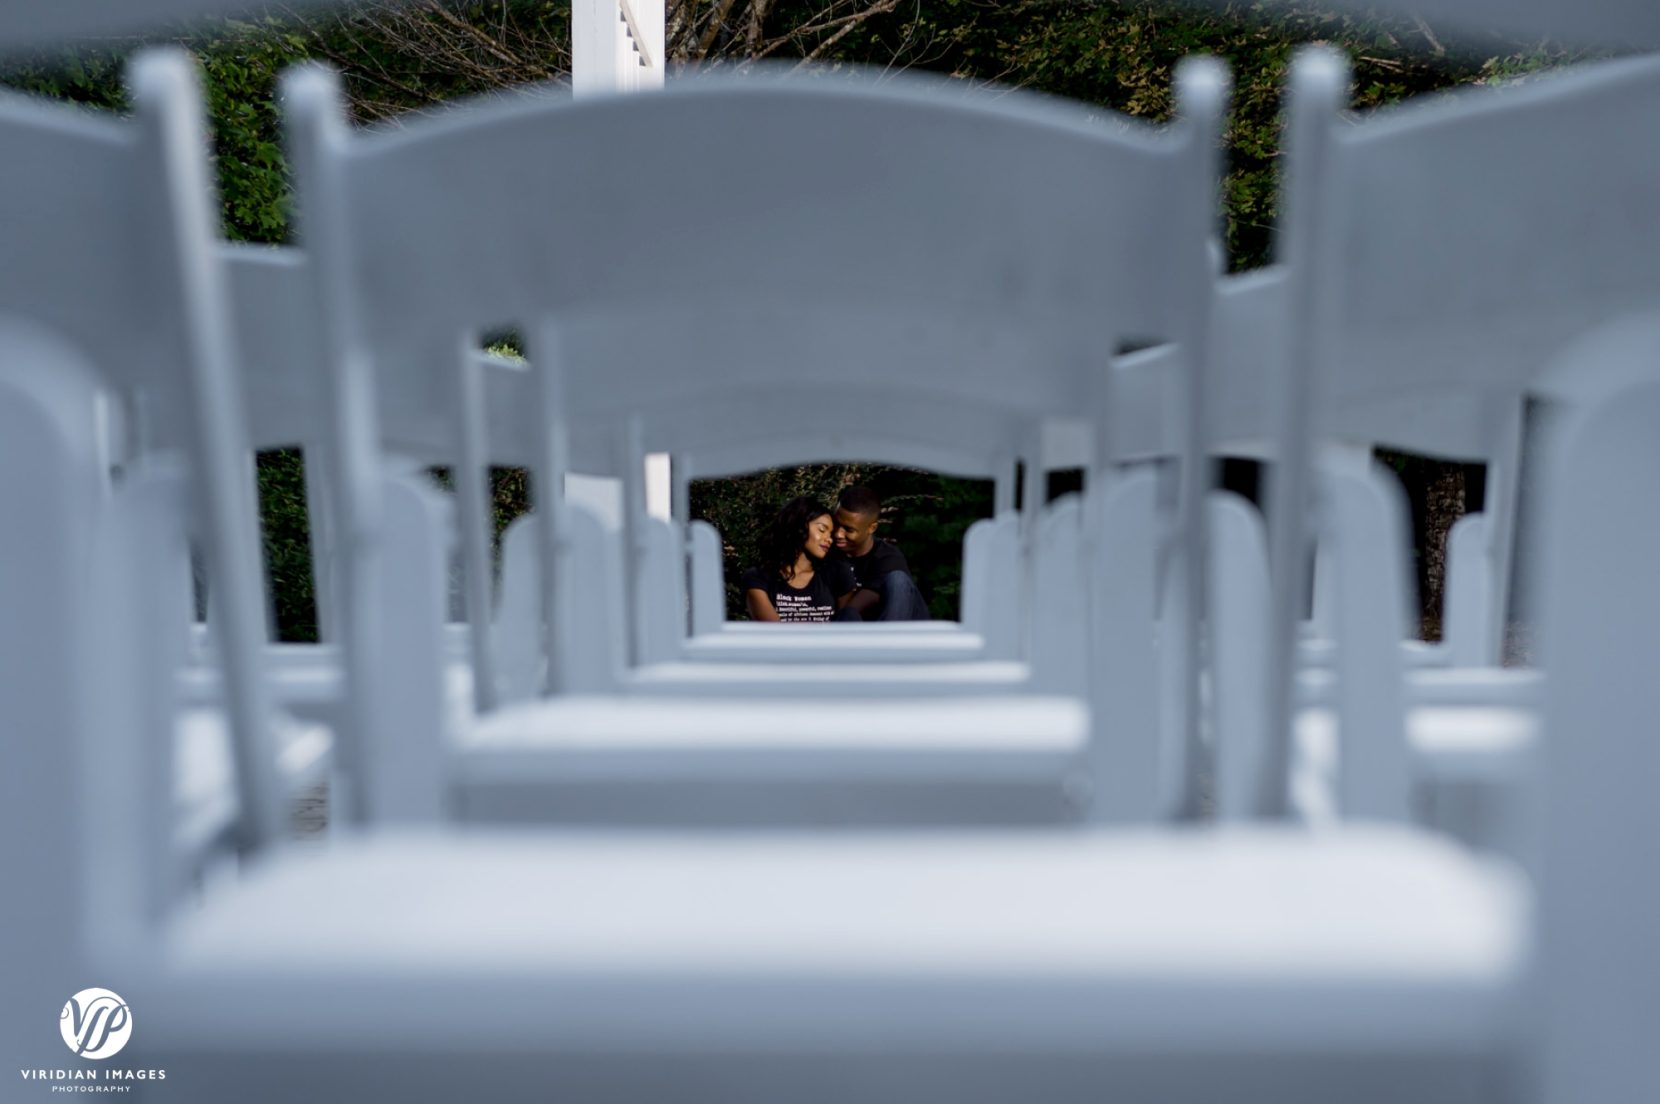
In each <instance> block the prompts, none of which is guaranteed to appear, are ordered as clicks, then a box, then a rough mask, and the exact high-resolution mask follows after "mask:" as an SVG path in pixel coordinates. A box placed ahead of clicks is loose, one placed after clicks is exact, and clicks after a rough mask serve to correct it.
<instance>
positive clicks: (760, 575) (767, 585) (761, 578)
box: [738, 567, 779, 591]
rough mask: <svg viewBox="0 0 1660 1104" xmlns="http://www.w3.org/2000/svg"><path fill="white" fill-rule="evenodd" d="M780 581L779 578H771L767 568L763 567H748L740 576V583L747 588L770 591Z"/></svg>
mask: <svg viewBox="0 0 1660 1104" xmlns="http://www.w3.org/2000/svg"><path fill="white" fill-rule="evenodd" d="M778 583H779V580H777V579H769V578H768V577H767V571H766V569H765V568H762V567H751V568H748V569H747V570H745V571H744V573H743V574H742V575H740V576H738V585H739V586H741V587H743V589H745V590H766V591H770V590H772V589H773V587H775V586H777V585H778Z"/></svg>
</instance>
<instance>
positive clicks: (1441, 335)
mask: <svg viewBox="0 0 1660 1104" xmlns="http://www.w3.org/2000/svg"><path fill="white" fill-rule="evenodd" d="M1328 64H1329V63H1328ZM1337 79H1338V80H1340V79H1341V76H1339V77H1338V78H1337ZM1339 87H1340V85H1339ZM1657 99H1660V66H1657V65H1656V64H1655V63H1654V62H1653V61H1652V60H1650V59H1632V60H1626V61H1618V62H1610V63H1604V64H1599V65H1592V66H1584V67H1580V68H1577V69H1576V70H1574V71H1572V72H1568V73H1563V74H1559V75H1555V76H1552V77H1549V78H1542V79H1539V80H1536V81H1530V82H1528V83H1526V84H1523V85H1520V86H1516V87H1509V88H1497V89H1476V90H1471V91H1469V92H1468V93H1466V94H1463V95H1460V96H1456V97H1449V98H1443V99H1440V100H1437V101H1433V102H1430V103H1425V104H1420V105H1405V106H1403V107H1401V108H1398V109H1393V110H1389V111H1383V112H1379V113H1378V114H1377V116H1376V117H1375V118H1372V119H1368V120H1366V121H1365V122H1363V123H1362V124H1361V125H1358V126H1357V125H1351V124H1349V123H1348V122H1347V121H1345V120H1343V119H1342V118H1341V115H1340V112H1339V108H1340V106H1341V97H1340V96H1338V97H1334V98H1333V99H1332V100H1330V101H1329V102H1328V106H1327V107H1325V108H1324V109H1322V110H1321V112H1320V115H1323V118H1322V117H1319V116H1318V115H1311V116H1310V117H1309V118H1308V121H1307V124H1306V130H1305V131H1304V132H1302V133H1303V134H1304V135H1305V136H1304V137H1303V139H1302V140H1303V142H1304V148H1305V150H1307V151H1308V152H1307V153H1306V154H1299V156H1306V157H1309V158H1311V160H1312V162H1313V163H1316V164H1323V165H1324V166H1325V168H1324V169H1319V170H1311V172H1314V173H1316V174H1325V181H1326V183H1325V185H1324V186H1323V188H1322V190H1320V191H1318V192H1316V191H1313V190H1305V191H1304V192H1303V193H1302V195H1303V196H1305V197H1308V203H1309V206H1308V207H1307V208H1306V209H1305V210H1304V211H1303V212H1302V213H1301V214H1300V215H1299V216H1297V217H1300V218H1303V219H1304V220H1305V221H1304V222H1302V223H1301V224H1300V226H1298V225H1297V224H1293V225H1294V226H1297V232H1300V233H1302V234H1303V235H1304V236H1303V238H1302V242H1303V243H1304V244H1303V245H1301V246H1296V245H1291V247H1290V251H1289V252H1288V256H1287V258H1286V260H1287V264H1288V269H1287V275H1288V279H1289V280H1290V283H1289V285H1288V291H1289V295H1290V297H1291V303H1292V311H1291V314H1290V316H1289V317H1290V318H1291V319H1292V322H1291V324H1290V326H1289V327H1288V331H1287V332H1290V333H1293V334H1298V333H1301V334H1302V335H1303V336H1302V339H1301V340H1302V344H1301V345H1295V344H1294V345H1293V346H1292V347H1291V348H1292V356H1291V357H1290V358H1289V360H1288V361H1287V363H1290V364H1293V365H1298V366H1302V367H1303V370H1304V371H1306V372H1308V373H1309V374H1308V375H1305V376H1304V378H1305V379H1306V380H1308V381H1309V384H1310V386H1309V387H1308V388H1306V389H1299V390H1298V391H1297V392H1296V393H1299V394H1303V395H1307V396H1308V397H1309V402H1310V403H1311V406H1312V409H1313V410H1314V411H1315V412H1317V413H1316V417H1317V418H1318V421H1319V423H1320V424H1321V425H1322V426H1323V427H1329V429H1328V430H1323V431H1329V432H1331V433H1333V434H1334V435H1352V436H1354V437H1357V438H1359V439H1362V440H1380V441H1385V442H1388V443H1391V444H1396V445H1399V446H1402V447H1406V448H1409V449H1411V450H1413V451H1417V452H1425V453H1430V454H1434V455H1444V456H1477V457H1480V456H1500V457H1504V456H1511V455H1514V451H1513V445H1512V444H1511V442H1510V440H1509V438H1510V436H1511V435H1512V434H1513V432H1514V431H1515V426H1516V417H1517V415H1516V412H1517V411H1518V410H1519V409H1520V408H1521V405H1522V402H1523V400H1524V399H1525V398H1526V397H1527V396H1528V395H1529V393H1530V392H1531V391H1533V390H1535V389H1536V388H1537V386H1538V381H1539V379H1540V377H1541V376H1542V375H1543V374H1544V370H1545V367H1546V365H1548V364H1549V363H1550V362H1551V361H1552V360H1553V359H1554V358H1556V357H1558V356H1559V355H1560V354H1561V353H1562V352H1563V351H1564V350H1565V348H1566V347H1567V346H1569V345H1570V344H1572V343H1573V342H1574V341H1575V340H1576V339H1578V338H1580V337H1581V336H1582V335H1585V334H1587V333H1589V332H1591V331H1593V330H1596V329H1598V328H1600V327H1602V326H1604V325H1605V324H1606V323H1607V322H1608V321H1609V320H1611V319H1616V318H1619V317H1622V316H1625V315H1628V314H1630V313H1631V312H1633V311H1638V310H1645V309H1649V308H1650V307H1651V306H1652V303H1653V301H1654V299H1655V295H1656V290H1657V289H1660V259H1657V258H1656V257H1655V256H1654V254H1653V253H1652V251H1650V250H1648V249H1647V248H1646V247H1645V243H1644V240H1643V239H1644V235H1643V233H1642V232H1641V229H1640V227H1641V225H1642V223H1641V221H1640V220H1641V218H1642V216H1643V213H1644V212H1646V210H1647V208H1646V207H1645V206H1644V205H1642V204H1634V203H1633V202H1632V200H1631V196H1632V195H1634V194H1638V193H1640V192H1641V191H1642V190H1643V189H1644V188H1646V187H1647V186H1648V184H1649V183H1650V182H1652V181H1654V180H1656V179H1660V148H1655V147H1652V146H1650V145H1648V144H1645V143H1642V142H1626V141H1618V140H1611V139H1610V138H1609V135H1612V134H1617V133H1623V130H1622V128H1624V127H1640V126H1641V120H1643V119H1646V118H1648V117H1649V116H1650V115H1651V114H1652V113H1653V111H1654V109H1655V107H1656V102H1657ZM1541 148H1550V149H1551V150H1552V151H1553V155H1552V157H1551V159H1550V160H1549V161H1548V163H1546V164H1544V165H1541V164H1539V162H1538V150H1539V149H1541ZM1425 166H1434V172H1433V175H1434V176H1435V178H1436V179H1435V180H1434V181H1433V182H1431V181H1430V180H1429V179H1428V178H1427V176H1426V175H1425V169H1424V167H1425ZM1314 187H1320V186H1318V185H1310V186H1309V188H1310V189H1312V188H1314ZM1293 202H1294V203H1295V202H1298V200H1297V199H1296V197H1295V196H1294V197H1293ZM1402 211H1410V212H1412V214H1411V216H1410V232H1402V230H1401V225H1402V223H1404V222H1407V221H1408V220H1407V218H1406V217H1405V216H1402V215H1399V214H1397V213H1398V212H1402ZM1386 226H1387V227H1388V229H1385V227H1386ZM1522 228H1525V230H1524V229H1522ZM1288 244H1289V243H1288ZM1541 257H1549V258H1551V260H1550V262H1549V263H1548V264H1547V263H1541V262H1540V261H1539V260H1538V259H1539V258H1541ZM1299 265H1305V266H1306V268H1305V272H1306V273H1308V274H1309V276H1310V280H1309V282H1307V283H1302V282H1300V278H1299V276H1298V273H1297V268H1298V266H1299ZM1298 318H1301V319H1303V320H1305V321H1303V322H1298V321H1297V319H1298ZM1401 319H1411V320H1412V322H1411V324H1410V325H1401V324H1399V320H1401ZM1217 409H1219V410H1226V409H1228V407H1227V406H1226V404H1225V403H1219V404H1218V407H1217ZM1223 432H1224V435H1225V433H1226V430H1224V431H1223ZM1514 478H1515V477H1514V474H1513V473H1512V474H1511V475H1509V476H1505V477H1502V478H1501V483H1502V482H1505V481H1509V482H1513V481H1514ZM1509 496H1510V495H1509V492H1504V491H1501V492H1500V501H1503V500H1504V499H1506V498H1508V497H1509ZM1509 527H1510V526H1509V525H1503V526H1501V527H1500V528H1509ZM1491 535H1492V537H1493V539H1494V541H1495V542H1496V543H1495V548H1494V551H1493V555H1494V557H1495V563H1496V564H1497V565H1498V566H1496V567H1495V568H1494V575H1495V577H1496V578H1499V579H1503V578H1505V577H1506V576H1507V575H1508V568H1507V567H1506V566H1504V562H1503V557H1504V556H1507V555H1508V546H1509V535H1508V534H1504V533H1495V534H1491ZM1291 539H1292V538H1291V535H1290V534H1289V532H1287V533H1285V534H1282V540H1281V545H1280V553H1279V555H1280V557H1281V563H1280V570H1281V572H1282V573H1283V572H1286V571H1291V570H1292V568H1291V566H1290V564H1291V559H1292V558H1293V557H1300V553H1298V552H1295V551H1293V545H1292V543H1291ZM1492 612H1493V613H1494V614H1495V616H1496V617H1497V618H1501V619H1502V616H1503V614H1504V612H1505V603H1504V602H1503V601H1502V598H1501V600H1499V601H1496V602H1494V603H1493V607H1492ZM1495 637H1496V633H1495ZM1276 654H1282V655H1283V654H1286V653H1283V652H1279V653H1276ZM1489 654H1491V652H1490V653H1489ZM1354 681H1356V682H1359V683H1361V684H1362V685H1363V680H1358V679H1357V680H1354ZM1341 692H1342V691H1341V690H1340V693H1341ZM1536 693H1537V688H1536V687H1529V686H1526V685H1521V686H1514V687H1507V686H1504V685H1491V686H1488V687H1486V688H1485V690H1484V691H1483V692H1480V693H1477V694H1475V695H1474V696H1473V698H1472V699H1471V704H1472V705H1478V706H1479V705H1489V706H1500V707H1504V706H1513V707H1514V708H1512V709H1511V710H1510V711H1509V713H1510V716H1511V717H1512V718H1513V723H1508V724H1493V725H1489V726H1488V729H1489V738H1488V740H1489V742H1490V743H1491V745H1492V746H1491V748H1490V751H1491V754H1489V755H1488V756H1486V762H1487V763H1489V764H1490V765H1491V766H1490V770H1491V778H1492V780H1493V782H1494V783H1495V784H1497V785H1499V786H1501V787H1502V786H1504V785H1506V784H1508V783H1509V782H1511V781H1512V780H1513V779H1514V778H1515V777H1516V774H1517V770H1518V768H1517V765H1516V762H1515V757H1516V756H1517V755H1518V754H1520V755H1526V754H1529V751H1528V748H1529V745H1530V744H1531V742H1532V741H1531V739H1530V736H1531V734H1532V733H1531V729H1532V726H1533V724H1534V723H1535V722H1534V720H1533V718H1532V716H1531V714H1532V712H1533V711H1532V709H1531V708H1530V704H1529V700H1528V696H1529V695H1534V694H1536ZM1470 720H1472V721H1474V722H1476V723H1475V724H1471V725H1469V726H1467V730H1468V729H1474V728H1477V727H1479V725H1480V722H1481V718H1480V717H1471V718H1470ZM1471 750H1472V749H1470V748H1469V747H1468V746H1466V747H1464V748H1463V749H1458V748H1457V747H1456V746H1455V747H1454V748H1453V749H1452V751H1453V753H1452V755H1451V756H1450V759H1451V760H1452V761H1454V762H1457V763H1458V764H1459V765H1460V767H1461V769H1463V770H1465V771H1466V772H1468V771H1470V770H1472V769H1477V770H1479V769H1480V768H1479V766H1478V763H1479V761H1480V760H1481V758H1482V757H1481V756H1479V755H1472V754H1470V752H1471Z"/></svg>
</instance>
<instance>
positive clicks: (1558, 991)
mask: <svg viewBox="0 0 1660 1104" xmlns="http://www.w3.org/2000/svg"><path fill="white" fill-rule="evenodd" d="M1640 351H1641V353H1642V357H1641V359H1642V361H1643V362H1644V363H1646V365H1647V371H1648V374H1649V380H1650V382H1647V383H1643V384H1638V385H1635V386H1632V387H1628V388H1625V389H1621V390H1617V391H1615V392H1614V393H1613V394H1611V395H1609V396H1607V397H1605V398H1604V399H1603V400H1601V401H1600V402H1597V403H1595V404H1593V405H1592V406H1591V408H1590V409H1589V410H1587V411H1583V412H1581V413H1579V414H1578V415H1576V416H1575V418H1574V419H1573V421H1572V423H1571V424H1570V425H1569V426H1568V427H1566V428H1565V429H1563V431H1562V432H1561V433H1560V434H1559V435H1558V437H1557V441H1556V442H1555V444H1556V446H1557V447H1555V448H1553V452H1555V453H1556V454H1557V455H1556V456H1555V457H1554V459H1555V461H1556V462H1555V463H1553V464H1550V465H1548V467H1547V470H1548V471H1549V472H1550V475H1549V476H1548V485H1547V486H1546V488H1545V495H1546V504H1547V507H1548V509H1547V510H1546V511H1545V518H1546V522H1545V524H1542V525H1541V526H1540V527H1539V529H1538V532H1539V534H1540V536H1541V537H1542V538H1543V540H1542V542H1541V543H1542V544H1543V546H1544V547H1543V552H1544V556H1545V564H1544V572H1543V575H1544V580H1543V583H1542V586H1543V588H1544V593H1543V595H1542V597H1543V611H1542V612H1543V618H1542V623H1541V632H1540V641H1541V649H1542V652H1543V655H1542V661H1543V664H1544V666H1545V668H1546V670H1547V671H1548V678H1547V680H1546V683H1545V731H1546V732H1547V733H1548V734H1549V737H1550V738H1549V739H1547V740H1546V741H1545V742H1544V745H1543V761H1542V763H1541V764H1540V767H1539V769H1538V771H1537V772H1536V775H1537V778H1538V782H1539V785H1540V788H1541V790H1542V797H1543V803H1544V813H1545V815H1544V817H1543V824H1544V832H1543V835H1542V840H1541V842H1542V848H1541V850H1540V853H1539V855H1538V856H1537V857H1538V858H1539V860H1540V861H1539V880H1540V888H1541V893H1540V916H1539V949H1540V955H1539V961H1540V966H1541V970H1542V973H1543V977H1542V979H1541V980H1542V991H1543V992H1546V993H1548V994H1549V999H1548V1000H1542V1001H1539V1002H1537V1009H1538V1016H1539V1018H1540V1019H1541V1020H1542V1021H1543V1023H1542V1024H1541V1026H1542V1028H1543V1032H1542V1038H1543V1039H1544V1041H1545V1042H1544V1048H1543V1080H1544V1092H1543V1094H1542V1096H1541V1099H1544V1100H1549V1101H1564V1102H1565V1101H1572V1100H1587V1099H1592V1098H1595V1099H1599V1100H1644V1099H1648V1098H1651V1097H1653V1096H1655V1094H1656V1093H1660V1064H1657V1062H1656V1060H1655V1057H1654V1045H1653V1026H1654V1008H1655V1007H1656V1001H1657V999H1660V959H1657V958H1656V956H1655V953H1654V933H1655V931H1656V930H1657V928H1660V882H1657V881H1656V879H1655V877H1654V875H1653V867H1654V864H1653V861H1652V857H1651V855H1650V853H1649V850H1648V848H1649V845H1650V841H1652V840H1653V839H1654V836H1655V830H1656V818H1655V813H1654V808H1655V805H1654V800H1653V795H1652V792H1651V790H1652V784H1653V780H1654V779H1655V777H1657V776H1660V742H1656V741H1655V739H1654V738H1653V733H1654V717H1655V714H1656V710H1660V682H1657V680H1656V679H1655V678H1654V666H1653V656H1654V644H1653V638H1654V624H1655V619H1656V618H1657V617H1660V586H1657V585H1656V582H1655V575H1654V568H1653V564H1654V559H1655V556H1656V555H1657V554H1660V515H1657V514H1656V513H1655V511H1653V510H1652V509H1646V508H1643V507H1642V506H1641V505H1638V504H1642V503H1646V502H1647V501H1648V500H1649V499H1650V498H1651V497H1652V495H1653V488H1654V485H1655V481H1656V480H1657V479H1660V434H1657V433H1656V432H1655V427H1656V426H1660V384H1657V383H1655V382H1653V380H1654V374H1653V365H1654V363H1655V352H1656V346H1655V345H1654V344H1653V343H1652V340H1651V341H1650V342H1649V344H1648V345H1647V347H1646V348H1644V349H1642V350H1640Z"/></svg>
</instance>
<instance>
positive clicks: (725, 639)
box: [681, 623, 986, 663]
mask: <svg viewBox="0 0 1660 1104" xmlns="http://www.w3.org/2000/svg"><path fill="white" fill-rule="evenodd" d="M930 624H931V623H930ZM832 625H834V623H832ZM814 628H821V626H814ZM864 628H865V626H863V625H848V626H846V627H845V628H843V629H841V631H833V630H832V631H824V632H818V633H799V632H782V633H706V634H704V635H702V636H694V637H692V638H691V639H690V640H688V641H686V643H685V644H684V645H683V646H682V648H681V655H682V656H683V657H684V658H686V659H688V660H693V661H717V662H722V663H775V662H780V661H783V662H791V663H801V662H805V663H930V662H931V663H940V662H949V661H952V660H962V659H976V658H978V657H979V656H980V654H981V653H982V652H983V651H984V650H985V646H986V642H985V639H984V638H983V637H982V636H981V635H980V634H979V633H975V632H969V631H968V630H966V629H964V628H962V627H961V626H958V625H952V624H944V625H940V626H939V627H938V628H936V629H934V630H933V631H919V632H907V633H892V632H877V633H866V632H864V631H863V630H864Z"/></svg>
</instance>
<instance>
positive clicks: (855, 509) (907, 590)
mask: <svg viewBox="0 0 1660 1104" xmlns="http://www.w3.org/2000/svg"><path fill="white" fill-rule="evenodd" d="M835 521H836V528H835V530H834V533H833V536H834V538H835V543H836V551H837V552H839V553H840V554H841V556H842V558H843V559H845V560H846V561H847V564H848V566H849V567H851V568H852V569H853V575H854V578H855V579H856V580H857V581H858V584H859V589H858V590H856V591H855V592H854V593H853V598H852V600H850V601H849V602H848V603H847V605H846V607H845V609H844V614H843V616H844V617H846V616H850V614H849V613H848V612H847V611H852V613H856V614H857V615H858V616H859V617H860V618H862V619H864V620H866V621H926V620H928V619H929V613H928V603H927V602H924V601H923V600H922V592H921V591H920V590H918V589H917V585H916V582H915V580H913V579H912V578H911V571H910V567H909V566H908V565H907V564H906V563H905V554H904V553H903V552H901V551H899V548H898V546H897V545H895V544H894V543H893V542H892V541H885V540H877V539H876V527H877V526H878V525H880V524H881V523H882V500H881V499H880V498H877V497H876V492H874V491H872V490H871V489H870V488H869V487H859V486H854V487H848V488H847V489H845V490H844V491H842V493H841V497H840V498H838V499H837V500H836V513H835Z"/></svg>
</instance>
